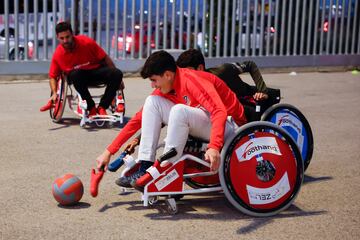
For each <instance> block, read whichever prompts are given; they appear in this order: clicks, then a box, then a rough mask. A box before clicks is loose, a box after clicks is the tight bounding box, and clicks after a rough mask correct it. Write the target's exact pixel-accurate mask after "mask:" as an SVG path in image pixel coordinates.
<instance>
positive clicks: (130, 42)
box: [111, 23, 186, 56]
mask: <svg viewBox="0 0 360 240" xmlns="http://www.w3.org/2000/svg"><path fill="white" fill-rule="evenodd" d="M143 29H144V30H143V39H142V40H140V25H138V24H137V25H135V27H134V35H132V33H131V30H128V31H127V33H126V36H125V37H124V36H123V35H122V34H119V35H118V36H117V38H116V37H115V35H113V37H112V42H111V47H112V48H113V49H115V46H116V44H117V48H118V52H119V53H120V54H121V53H122V52H123V50H124V48H125V51H126V53H127V54H130V53H131V49H132V48H133V47H134V52H135V54H136V55H138V54H139V51H140V44H142V46H143V56H145V53H146V50H147V44H148V35H149V33H148V26H147V24H144V26H143ZM155 31H156V28H155V26H151V36H150V48H151V49H155V48H156V42H155V40H156V39H155V35H156V32H155ZM166 36H167V37H166V47H164V45H163V43H164V41H163V40H164V27H163V24H162V23H160V25H159V42H158V47H159V48H160V49H161V48H170V47H171V25H170V24H168V27H167V35H166ZM182 37H183V45H184V46H183V47H185V43H186V33H185V32H184V33H183V36H182ZM174 39H175V48H178V47H179V45H178V43H179V31H178V30H175V37H174Z"/></svg>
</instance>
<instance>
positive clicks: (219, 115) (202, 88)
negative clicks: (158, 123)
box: [107, 68, 247, 154]
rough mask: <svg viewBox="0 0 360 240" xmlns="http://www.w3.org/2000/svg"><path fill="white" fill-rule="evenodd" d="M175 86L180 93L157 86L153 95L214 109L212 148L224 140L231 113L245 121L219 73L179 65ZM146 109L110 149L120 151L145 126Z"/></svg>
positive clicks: (235, 118) (120, 134)
mask: <svg viewBox="0 0 360 240" xmlns="http://www.w3.org/2000/svg"><path fill="white" fill-rule="evenodd" d="M173 88H174V90H175V93H176V95H173V94H170V93H169V94H162V93H161V92H160V91H159V90H157V89H156V90H155V91H154V92H153V93H152V95H158V96H163V97H165V98H167V99H169V100H170V101H172V102H174V103H182V104H186V105H189V106H192V107H201V108H204V109H206V110H207V111H208V112H209V113H210V120H211V123H212V128H211V133H210V143H209V145H208V147H209V148H214V149H217V150H220V149H221V148H222V146H223V144H224V130H225V122H226V118H227V116H232V117H233V119H234V121H235V122H236V123H237V124H238V125H239V126H241V125H243V124H245V123H246V122H247V121H246V117H245V114H244V108H243V106H242V105H241V103H240V102H239V101H238V99H237V98H236V95H235V93H233V92H232V91H231V90H230V89H229V87H228V86H227V85H226V84H225V83H224V81H222V80H221V79H219V78H218V77H217V76H215V75H213V74H211V73H207V72H203V71H195V70H190V69H186V68H178V69H177V71H176V77H175V81H174V85H173ZM141 116H142V109H141V110H140V111H139V112H138V113H136V114H135V116H134V117H133V118H132V119H131V120H130V121H129V122H128V124H127V125H126V126H125V127H124V129H122V131H120V133H119V135H118V136H117V137H116V138H115V140H114V141H113V142H112V143H111V144H110V145H109V146H108V148H107V149H108V150H109V152H110V153H112V154H114V153H116V152H117V151H118V150H119V148H120V147H121V146H122V144H124V143H125V142H126V141H127V140H128V139H129V138H130V137H131V136H132V135H133V134H135V133H136V132H137V131H138V130H139V129H140V128H141Z"/></svg>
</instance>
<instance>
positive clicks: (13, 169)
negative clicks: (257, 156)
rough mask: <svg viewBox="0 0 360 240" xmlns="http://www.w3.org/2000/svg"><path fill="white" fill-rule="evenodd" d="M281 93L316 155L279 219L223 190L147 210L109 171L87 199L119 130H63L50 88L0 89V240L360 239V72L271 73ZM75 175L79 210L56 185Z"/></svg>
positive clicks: (134, 94)
mask: <svg viewBox="0 0 360 240" xmlns="http://www.w3.org/2000/svg"><path fill="white" fill-rule="evenodd" d="M264 78H265V80H266V82H267V83H268V85H269V86H273V87H279V88H281V89H282V95H283V97H284V99H283V100H282V102H286V103H290V104H293V105H295V106H297V107H298V108H299V109H301V111H302V112H303V113H304V114H305V116H306V117H307V118H308V120H309V122H310V124H311V126H312V129H313V134H314V139H315V149H314V155H313V159H312V162H311V164H310V166H309V168H308V170H307V172H306V175H305V182H304V184H303V186H302V189H301V191H300V193H299V195H298V197H297V199H296V200H295V202H294V204H293V205H292V206H291V207H290V208H289V209H288V210H286V211H284V212H282V213H280V214H279V215H277V216H275V217H269V218H253V217H249V216H246V215H244V214H242V213H241V212H238V211H236V210H235V209H234V208H233V207H232V206H231V205H230V204H229V203H228V202H227V200H226V199H225V197H224V196H223V195H222V194H218V195H212V196H188V197H185V198H184V200H183V201H181V202H180V203H179V211H180V213H179V214H177V215H175V216H170V215H168V214H167V213H166V212H164V208H163V206H161V205H159V206H155V207H151V208H144V207H143V206H142V203H141V201H140V195H139V194H138V193H130V194H125V195H121V194H120V191H119V188H118V187H117V186H116V185H115V184H114V180H115V179H116V177H117V175H116V174H114V173H106V174H105V176H104V179H103V181H102V183H101V186H100V193H99V196H98V197H97V198H92V197H91V196H90V194H89V191H88V189H89V180H90V169H91V168H92V167H93V166H94V165H95V158H96V157H97V156H98V155H99V154H100V153H101V152H102V151H103V149H104V148H105V147H106V146H107V145H108V144H109V143H110V142H111V141H112V139H113V138H114V137H115V136H116V135H117V133H118V132H119V130H120V128H108V129H99V128H88V129H81V128H80V127H79V119H78V118H77V117H75V116H74V115H73V114H72V113H71V112H70V111H69V110H67V111H66V113H65V115H64V118H65V122H66V123H63V124H55V123H52V122H51V121H50V118H49V116H48V113H40V112H39V107H40V106H41V105H43V104H44V103H45V102H46V99H47V97H48V94H49V90H48V83H47V82H45V81H40V82H35V83H29V82H26V83H22V82H11V83H4V82H2V84H0V111H1V117H0V126H1V127H0V158H1V168H0V239H6V240H7V239H53V240H55V239H359V237H360V228H359V224H360V217H359V215H360V188H359V184H360V176H359V175H360V150H359V149H360V120H359V119H360V107H359V103H360V94H359V92H360V75H352V74H351V73H350V72H342V73H339V72H338V73H300V74H298V75H296V76H290V75H288V74H265V75H264ZM125 84H126V97H127V99H126V103H127V114H126V115H127V116H132V115H133V114H134V113H135V112H136V110H138V108H139V107H140V106H141V105H142V102H143V101H144V99H145V97H146V96H147V94H148V93H149V92H150V88H149V83H148V82H147V81H145V80H141V79H134V78H128V79H126V80H125ZM65 173H73V174H75V175H77V176H78V177H79V178H80V179H81V180H82V182H83V184H84V187H85V193H84V196H83V198H82V200H81V203H80V204H79V205H77V206H76V207H60V206H59V205H58V204H57V203H56V202H55V200H54V198H53V196H52V194H51V185H52V183H53V181H54V180H55V179H56V178H57V177H59V176H61V175H63V174H65Z"/></svg>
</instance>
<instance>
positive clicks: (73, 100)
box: [48, 74, 125, 127]
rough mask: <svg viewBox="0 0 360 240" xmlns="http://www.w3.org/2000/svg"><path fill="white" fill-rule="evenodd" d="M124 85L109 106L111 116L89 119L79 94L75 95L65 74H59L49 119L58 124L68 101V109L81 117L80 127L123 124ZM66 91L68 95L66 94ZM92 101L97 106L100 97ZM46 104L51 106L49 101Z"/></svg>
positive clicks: (98, 116)
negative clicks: (55, 95)
mask: <svg viewBox="0 0 360 240" xmlns="http://www.w3.org/2000/svg"><path fill="white" fill-rule="evenodd" d="M90 87H91V88H100V87H104V85H98V86H90ZM123 89H124V84H123V82H121V85H120V86H119V90H118V91H117V92H116V96H115V98H114V100H113V101H112V103H111V104H110V106H109V108H108V110H110V112H111V115H96V116H92V117H89V116H88V113H87V110H86V109H87V103H86V100H83V99H82V98H81V96H80V94H78V93H77V91H76V90H75V88H74V87H73V86H72V84H71V83H69V81H68V79H67V77H66V75H65V74H61V75H60V77H59V78H58V79H57V98H56V101H55V103H54V104H53V107H50V109H49V110H50V111H49V112H50V118H51V119H52V121H53V122H55V123H58V122H61V121H62V116H63V113H64V109H65V105H66V100H67V101H68V105H69V108H70V109H71V110H72V111H73V112H74V113H75V114H76V115H78V116H79V117H81V121H80V126H81V127H84V126H85V125H86V124H91V123H95V124H96V125H97V126H98V127H102V126H104V124H105V122H109V123H110V124H114V123H116V122H119V123H120V124H122V123H123V122H124V115H125V95H124V91H123ZM68 90H69V91H70V94H68ZM93 98H94V101H95V103H96V104H98V102H99V99H100V98H101V96H93ZM48 104H52V103H51V102H50V101H49V103H48Z"/></svg>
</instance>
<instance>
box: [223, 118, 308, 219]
mask: <svg viewBox="0 0 360 240" xmlns="http://www.w3.org/2000/svg"><path fill="white" fill-rule="evenodd" d="M221 158H222V163H221V165H220V170H219V177H220V183H221V186H222V188H223V191H224V194H225V196H226V198H227V199H228V200H229V201H230V203H231V204H232V205H233V206H234V207H235V208H237V209H238V210H240V211H242V212H243V213H245V214H248V215H251V216H257V217H265V216H272V215H275V214H277V213H279V212H280V211H282V210H284V209H286V208H287V207H289V206H290V204H291V203H292V202H293V201H294V199H295V197H296V195H297V193H298V192H299V190H300V187H301V184H302V180H303V174H304V172H303V169H304V168H303V161H302V158H301V154H300V152H299V149H298V147H297V145H296V143H295V142H294V140H293V139H292V137H290V136H289V135H288V134H287V133H286V131H285V130H283V129H282V128H280V127H278V126H276V125H275V124H273V123H269V122H263V121H258V122H253V123H248V124H246V125H244V126H242V127H241V128H240V129H239V130H238V131H237V132H236V135H235V136H234V137H233V138H232V139H231V140H230V141H228V142H227V144H226V145H225V146H224V148H223V151H222V154H221Z"/></svg>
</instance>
